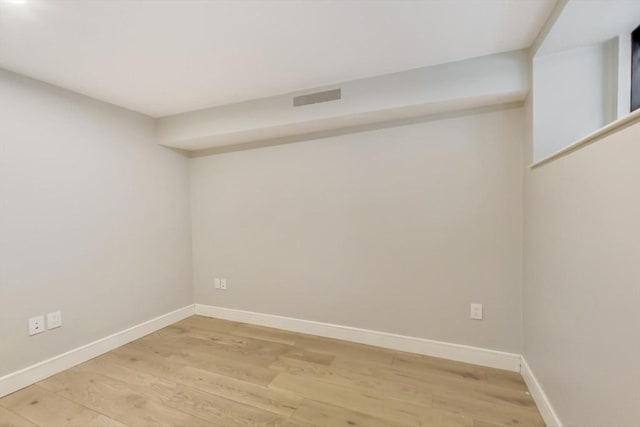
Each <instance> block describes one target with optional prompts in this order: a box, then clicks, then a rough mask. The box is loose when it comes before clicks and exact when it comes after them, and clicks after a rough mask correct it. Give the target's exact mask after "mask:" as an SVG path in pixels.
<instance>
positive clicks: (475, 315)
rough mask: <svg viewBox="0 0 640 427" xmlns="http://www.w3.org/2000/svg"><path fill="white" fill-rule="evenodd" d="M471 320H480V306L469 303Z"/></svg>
mask: <svg viewBox="0 0 640 427" xmlns="http://www.w3.org/2000/svg"><path fill="white" fill-rule="evenodd" d="M471 318H472V319H474V320H482V304H477V303H471Z"/></svg>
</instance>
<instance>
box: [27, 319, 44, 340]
mask: <svg viewBox="0 0 640 427" xmlns="http://www.w3.org/2000/svg"><path fill="white" fill-rule="evenodd" d="M42 332H44V316H36V317H32V318H31V319H29V335H35V334H40V333H42Z"/></svg>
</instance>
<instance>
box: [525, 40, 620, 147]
mask: <svg viewBox="0 0 640 427" xmlns="http://www.w3.org/2000/svg"><path fill="white" fill-rule="evenodd" d="M617 64H618V51H617V44H614V43H612V42H607V43H599V44H596V45H592V46H588V47H583V48H578V49H572V50H568V51H563V52H558V53H553V54H547V55H541V56H540V55H539V56H536V57H535V58H534V59H533V88H532V92H533V97H534V104H533V108H534V115H533V138H534V158H535V160H540V159H542V158H544V157H546V156H548V155H550V154H552V153H554V152H556V151H558V150H561V149H563V148H565V147H567V146H568V145H571V144H573V143H574V142H576V141H578V140H579V139H581V138H583V137H585V136H587V135H589V134H590V133H591V132H593V131H595V130H597V129H599V128H601V127H602V126H604V125H606V124H608V123H610V122H611V121H613V120H615V119H616V118H617V95H618V85H617V79H618V70H617Z"/></svg>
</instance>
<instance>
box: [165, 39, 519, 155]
mask: <svg viewBox="0 0 640 427" xmlns="http://www.w3.org/2000/svg"><path fill="white" fill-rule="evenodd" d="M529 64H530V60H529V55H528V53H527V51H524V50H518V51H512V52H505V53H500V54H496V55H488V56H483V57H479V58H472V59H467V60H464V61H457V62H451V63H447V64H441V65H435V66H430V67H423V68H417V69H413V70H408V71H403V72H399V73H393V74H386V75H381V76H376V77H370V78H366V79H360V80H353V81H348V82H342V83H340V84H337V85H334V86H329V87H322V88H316V89H310V90H307V91H303V92H298V93H289V94H284V95H279V96H272V97H268V98H263V99H256V100H252V101H247V102H242V103H238V104H231V105H225V106H221V107H215V108H208V109H204V110H199V111H192V112H187V113H183V114H177V115H173V116H168V117H163V118H160V119H158V141H159V143H160V144H163V145H167V146H171V147H177V148H181V149H186V150H202V149H206V148H211V147H219V146H225V145H232V144H239V143H244V142H249V141H258V140H265V139H274V138H281V137H286V136H291V135H298V134H307V133H311V132H321V131H329V130H335V129H340V128H345V127H351V126H362V125H368V124H372V123H380V122H388V121H392V120H400V119H406V118H412V117H422V116H425V115H428V114H438V113H444V112H450V111H454V110H460V109H469V108H474V107H482V106H487V105H496V104H502V103H507V102H514V101H520V102H521V101H523V100H524V99H525V98H526V95H527V92H528V90H529V86H530V65H529ZM336 88H340V89H341V91H342V98H341V99H340V100H335V101H331V102H326V103H318V104H312V105H305V106H299V107H294V106H293V97H294V96H296V95H302V94H309V93H315V92H318V91H323V90H328V89H336Z"/></svg>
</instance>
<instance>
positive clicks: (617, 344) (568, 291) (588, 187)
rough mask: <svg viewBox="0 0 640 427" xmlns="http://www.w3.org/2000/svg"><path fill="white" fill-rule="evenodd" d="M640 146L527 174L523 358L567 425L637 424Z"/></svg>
mask: <svg viewBox="0 0 640 427" xmlns="http://www.w3.org/2000/svg"><path fill="white" fill-rule="evenodd" d="M638 141H640V125H639V124H636V125H634V126H633V127H630V128H627V129H624V130H622V131H620V132H619V133H616V134H613V135H611V136H608V137H606V138H605V139H603V140H600V141H597V142H595V143H594V144H592V145H589V146H587V147H583V148H581V149H580V150H578V151H575V152H573V153H571V154H570V155H568V156H565V157H562V158H559V159H556V160H554V161H552V162H550V163H547V164H545V165H542V166H540V167H538V168H535V169H533V170H528V169H527V170H526V171H525V269H524V280H525V283H524V284H525V286H524V302H525V303H524V356H525V358H526V359H527V361H528V363H529V365H530V366H531V368H532V370H533V371H534V373H535V375H536V376H537V378H538V380H539V381H540V382H541V384H542V387H543V388H544V390H545V392H546V394H547V395H548V397H549V399H550V400H551V403H552V405H553V406H554V408H555V410H556V412H557V413H558V415H559V417H560V419H561V421H562V422H563V423H564V425H566V426H578V425H579V426H586V425H611V426H614V425H615V426H622V425H630V426H637V425H639V424H640V406H639V405H638V402H639V401H640V394H639V392H638V384H639V383H640V369H638V360H640V333H639V332H638V331H639V329H638V325H640V311H639V310H638V301H640V285H639V278H640V262H638V260H640V236H639V235H638V224H639V218H640V191H638V182H639V181H640V170H639V169H638V158H640V145H639V144H638ZM528 148H529V150H528V151H531V150H530V145H529V147H528ZM527 157H528V159H527V162H528V161H530V160H531V157H530V156H527Z"/></svg>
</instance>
